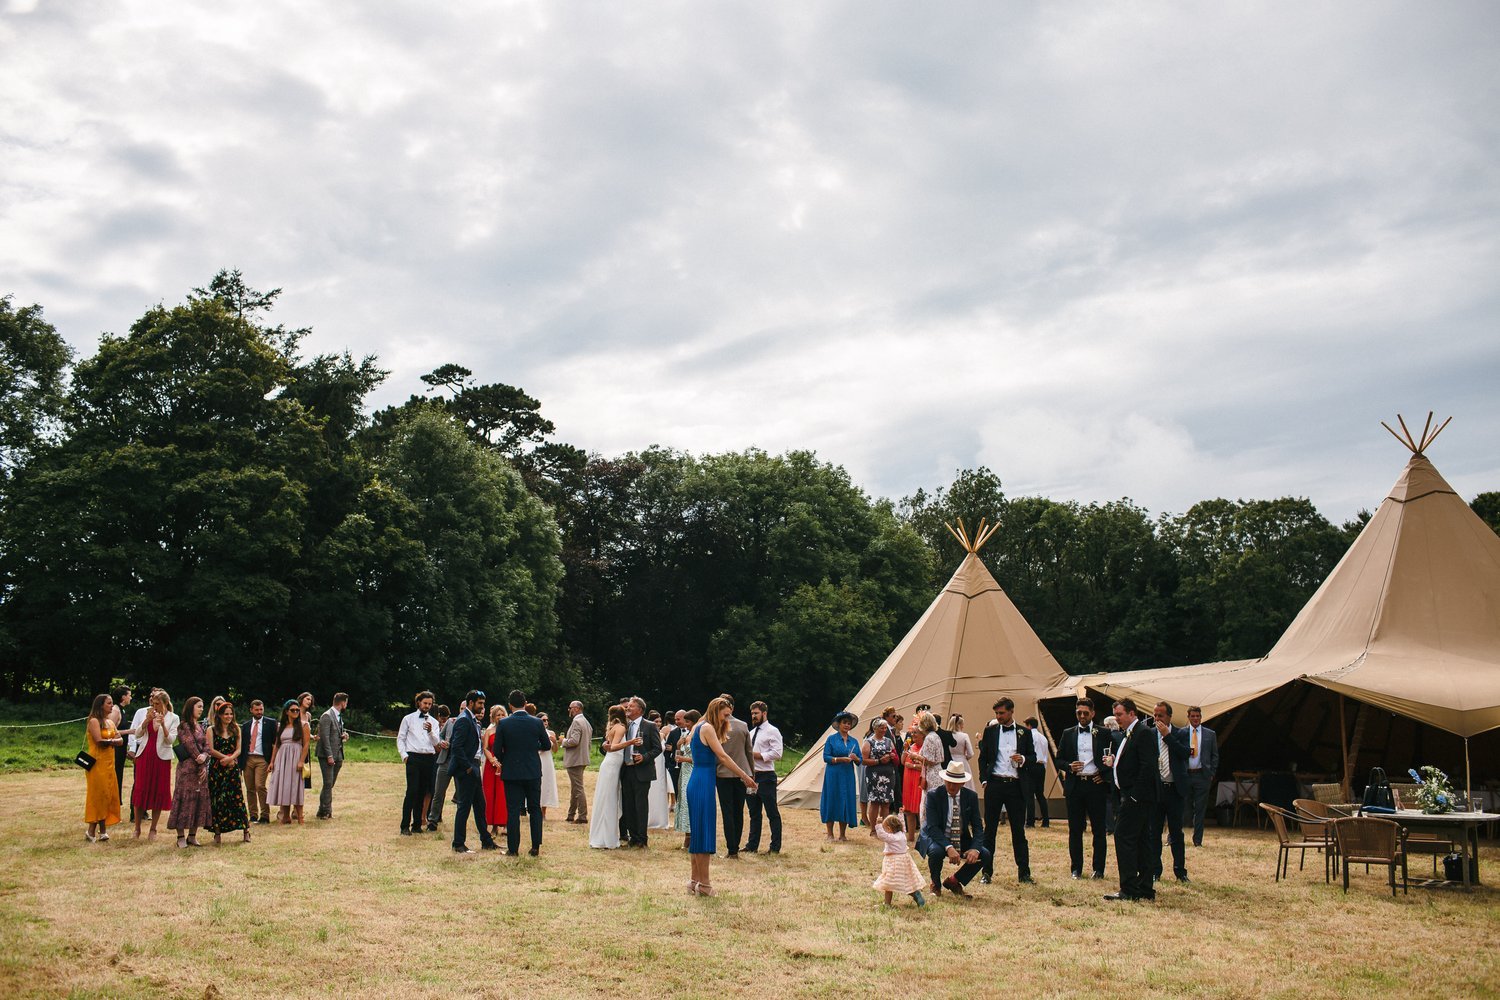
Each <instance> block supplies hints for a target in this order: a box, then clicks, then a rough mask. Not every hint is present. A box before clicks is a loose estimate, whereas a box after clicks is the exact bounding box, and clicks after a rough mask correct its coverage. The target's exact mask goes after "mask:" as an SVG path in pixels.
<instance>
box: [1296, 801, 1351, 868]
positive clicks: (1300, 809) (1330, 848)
mask: <svg viewBox="0 0 1500 1000" xmlns="http://www.w3.org/2000/svg"><path fill="white" fill-rule="evenodd" d="M1334 787H1335V788H1337V787H1338V786H1337V785H1335V786H1334ZM1292 809H1293V810H1294V811H1295V812H1296V814H1297V822H1298V825H1300V826H1301V827H1302V832H1303V834H1304V836H1306V837H1307V839H1312V838H1313V837H1322V838H1323V881H1324V882H1327V881H1329V880H1330V879H1332V878H1333V873H1334V871H1335V870H1336V868H1335V866H1336V865H1337V864H1338V860H1337V859H1338V853H1339V847H1338V841H1337V840H1336V839H1335V838H1334V836H1333V821H1334V820H1336V819H1338V818H1339V817H1338V816H1335V815H1334V814H1333V810H1331V809H1329V808H1328V803H1326V802H1319V801H1317V800H1316V799H1296V800H1294V801H1293V802H1292ZM1309 825H1311V832H1310V833H1309V830H1308V827H1309Z"/></svg>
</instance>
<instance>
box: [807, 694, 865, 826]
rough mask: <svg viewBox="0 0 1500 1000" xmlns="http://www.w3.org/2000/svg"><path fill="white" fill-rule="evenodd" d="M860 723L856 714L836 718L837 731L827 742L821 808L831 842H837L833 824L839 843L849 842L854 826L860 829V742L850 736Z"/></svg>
mask: <svg viewBox="0 0 1500 1000" xmlns="http://www.w3.org/2000/svg"><path fill="white" fill-rule="evenodd" d="M858 722H859V717H858V716H856V715H855V714H854V713H853V712H840V713H839V714H838V715H835V716H834V717H833V727H834V729H836V730H837V732H835V733H834V734H833V735H832V736H830V737H828V739H827V740H826V741H824V743H823V796H822V799H821V800H820V802H819V805H818V811H819V813H821V814H822V817H823V825H824V826H825V827H826V828H827V830H828V839H829V840H832V839H833V824H835V823H837V824H838V825H839V840H848V839H849V838H848V836H847V834H848V830H849V827H851V826H859V787H858V784H857V783H856V781H855V777H854V762H855V761H861V762H863V758H862V757H861V756H860V751H859V740H857V739H855V738H854V737H853V736H850V735H849V730H851V729H853V728H854V726H855V724H856V723H858Z"/></svg>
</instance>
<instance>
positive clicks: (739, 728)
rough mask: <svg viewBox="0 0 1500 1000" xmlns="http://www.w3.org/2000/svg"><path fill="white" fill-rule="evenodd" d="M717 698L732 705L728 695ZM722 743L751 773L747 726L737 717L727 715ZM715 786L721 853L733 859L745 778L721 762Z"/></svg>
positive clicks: (742, 814)
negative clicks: (721, 829) (721, 819)
mask: <svg viewBox="0 0 1500 1000" xmlns="http://www.w3.org/2000/svg"><path fill="white" fill-rule="evenodd" d="M719 697H720V698H723V699H724V700H725V701H727V702H729V707H730V708H731V709H733V708H734V699H733V698H731V697H730V696H729V695H727V694H721V695H719ZM723 742H724V752H725V753H726V754H728V755H729V758H730V759H731V760H733V761H734V762H735V763H737V764H739V765H740V766H741V767H743V768H744V769H745V773H746V774H754V773H755V765H754V763H752V762H751V760H750V727H749V726H747V725H746V724H745V723H744V722H743V721H742V720H741V719H740V718H739V717H738V716H736V715H731V716H730V717H729V732H728V733H727V734H726V735H725V737H724V741H723ZM718 786H719V812H720V813H721V814H722V815H723V817H724V848H725V852H726V854H725V856H726V857H731V858H737V857H739V856H740V833H741V832H742V831H743V830H744V829H745V780H744V779H743V778H741V777H740V776H739V775H737V774H735V773H734V771H733V770H731V769H730V768H728V767H726V766H724V764H722V763H721V764H720V765H719V770H718Z"/></svg>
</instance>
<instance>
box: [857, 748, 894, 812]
mask: <svg viewBox="0 0 1500 1000" xmlns="http://www.w3.org/2000/svg"><path fill="white" fill-rule="evenodd" d="M895 752H896V742H895V741H894V740H892V739H891V738H890V737H889V736H872V737H870V759H871V760H872V761H877V760H880V759H881V758H883V757H886V756H888V755H890V754H893V753H895ZM865 772H866V773H867V774H868V775H869V776H870V798H869V801H871V802H874V803H876V804H884V805H890V804H891V803H892V802H894V801H895V799H896V765H895V764H894V763H891V764H874V763H871V764H869V765H868V766H866V767H865Z"/></svg>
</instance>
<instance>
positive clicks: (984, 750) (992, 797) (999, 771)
mask: <svg viewBox="0 0 1500 1000" xmlns="http://www.w3.org/2000/svg"><path fill="white" fill-rule="evenodd" d="M1015 708H1016V703H1015V702H1014V701H1012V700H1011V699H1009V698H1001V699H1000V700H999V701H997V702H995V705H994V710H995V721H994V722H992V723H990V725H989V726H988V727H986V728H985V731H984V735H983V736H981V737H980V738H979V770H980V775H979V778H980V780H981V781H982V782H983V783H984V846H985V856H984V872H983V874H981V875H980V877H979V880H980V881H981V882H983V883H985V884H986V885H988V884H989V881H990V877H991V875H992V874H993V873H994V863H995V834H996V832H997V831H998V830H999V827H1000V813H1001V811H1002V810H1004V812H1005V815H1006V817H1007V818H1008V820H1009V823H1010V846H1011V853H1012V855H1014V857H1015V859H1016V878H1017V880H1018V881H1020V882H1021V883H1023V884H1026V883H1030V882H1031V881H1033V880H1032V877H1031V848H1030V845H1028V844H1027V843H1026V785H1027V781H1026V769H1027V767H1028V766H1029V765H1030V764H1031V763H1032V761H1033V760H1035V758H1036V744H1035V742H1034V741H1033V740H1032V739H1031V731H1030V730H1029V729H1027V728H1026V727H1025V726H1022V725H1019V724H1017V722H1016V720H1015V715H1014V712H1015Z"/></svg>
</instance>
